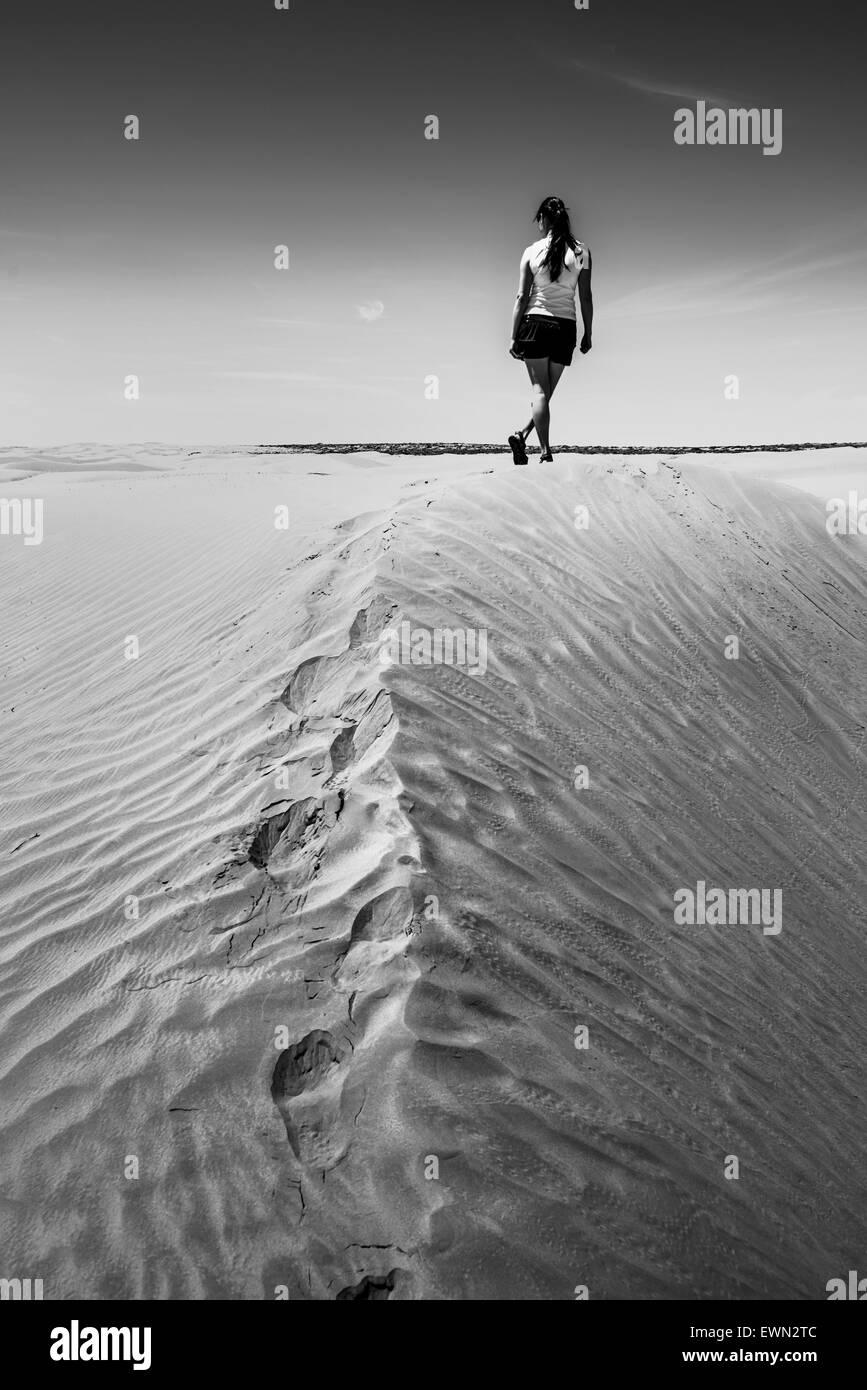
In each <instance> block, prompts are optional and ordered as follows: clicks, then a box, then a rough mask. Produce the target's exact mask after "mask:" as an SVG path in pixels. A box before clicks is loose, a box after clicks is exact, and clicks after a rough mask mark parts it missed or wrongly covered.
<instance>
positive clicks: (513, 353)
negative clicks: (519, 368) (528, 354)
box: [509, 338, 524, 362]
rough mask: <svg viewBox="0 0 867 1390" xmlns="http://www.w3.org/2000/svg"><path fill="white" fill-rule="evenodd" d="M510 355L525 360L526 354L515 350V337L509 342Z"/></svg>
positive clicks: (520, 360) (521, 360)
mask: <svg viewBox="0 0 867 1390" xmlns="http://www.w3.org/2000/svg"><path fill="white" fill-rule="evenodd" d="M509 356H510V357H514V358H516V359H517V360H518V361H519V362H523V360H524V354H523V353H522V352H516V351H515V340H514V338H513V339H512V341H511V343H510V344H509Z"/></svg>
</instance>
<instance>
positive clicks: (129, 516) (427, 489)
mask: <svg viewBox="0 0 867 1390" xmlns="http://www.w3.org/2000/svg"><path fill="white" fill-rule="evenodd" d="M796 460H797V467H796V468H795V467H793V466H792V461H791V459H787V460H786V461H787V462H788V464H789V471H788V478H789V481H791V482H794V483H796V484H802V485H803V486H807V482H809V484H810V486H811V487H812V490H813V492H814V493H815V494H817V495H815V496H811V495H807V493H804V492H797V491H793V490H791V489H789V488H785V487H782V486H780V485H779V484H777V483H768V482H759V481H757V480H756V479H755V478H753V477H751V476H749V472H748V469H747V466H746V464H744V465H743V466H738V467H730V466H729V464H730V460H728V459H726V460H725V462H724V464H723V465H722V466H721V467H720V466H714V465H713V464H708V463H707V462H704V461H703V462H701V463H698V462H695V463H693V462H687V461H685V460H680V459H678V460H674V461H673V462H671V463H666V462H664V461H662V460H660V461H658V462H657V461H656V460H653V459H634V458H633V459H629V460H622V459H621V460H616V459H606V458H598V459H595V460H593V461H592V462H587V461H586V460H581V459H579V458H577V457H570V456H566V457H565V458H564V461H562V462H558V463H557V464H555V465H554V466H553V467H549V468H547V469H544V468H543V467H541V466H539V465H538V463H536V462H535V461H534V462H532V463H531V466H530V467H529V468H528V469H525V470H519V469H515V468H513V467H512V465H511V462H507V461H506V460H505V459H503V458H500V457H496V456H495V457H489V458H446V457H437V458H421V459H419V458H402V459H395V458H381V457H379V456H364V455H355V456H350V457H347V458H341V457H337V456H329V455H323V456H315V455H310V456H307V455H301V456H279V455H278V456H265V457H255V458H249V459H243V458H233V459H230V458H226V457H225V456H221V455H215V456H213V457H211V456H207V455H201V456H195V457H188V456H187V455H186V454H185V453H183V452H179V451H173V450H171V449H168V448H164V449H159V448H157V447H154V448H151V449H147V448H139V449H134V450H129V451H126V452H125V453H120V452H114V453H113V452H111V451H105V450H102V451H97V450H91V451H89V452H88V451H86V450H82V449H78V450H69V451H45V452H43V453H41V454H39V453H36V452H30V453H25V452H22V451H20V450H19V451H15V450H4V451H0V468H2V472H0V495H3V496H6V497H14V496H21V497H25V496H30V497H40V498H42V499H44V518H45V521H44V524H45V536H44V540H43V542H42V544H41V545H38V546H30V547H26V546H24V545H23V542H22V539H21V538H20V537H5V536H4V537H0V579H2V586H3V588H2V592H3V599H4V603H3V611H4V623H3V645H2V665H0V678H2V692H3V700H2V712H3V718H4V725H5V733H6V737H5V739H4V759H3V771H2V807H3V816H2V820H3V825H2V834H0V907H2V916H0V921H2V924H3V926H2V967H3V969H2V997H0V1059H2V1060H0V1067H2V1078H3V1080H2V1094H3V1129H2V1162H0V1171H2V1174H3V1177H2V1197H3V1205H2V1212H3V1220H2V1249H3V1264H4V1268H3V1269H2V1270H0V1273H2V1274H3V1275H4V1276H5V1277H11V1276H13V1275H16V1274H17V1275H19V1276H20V1277H32V1278H43V1279H44V1281H45V1296H46V1297H52V1298H97V1297H109V1298H146V1297H158V1298H166V1297H171V1298H207V1297H221V1298H262V1297H266V1298H273V1297H274V1290H275V1287H276V1286H280V1285H285V1286H287V1287H288V1291H289V1295H290V1297H292V1298H335V1297H336V1296H337V1295H338V1293H339V1292H340V1291H342V1290H346V1289H349V1288H356V1287H357V1286H359V1285H362V1286H363V1287H366V1289H367V1292H368V1294H370V1292H371V1287H372V1286H371V1285H369V1284H368V1285H366V1286H364V1284H363V1281H364V1280H365V1279H372V1280H374V1281H377V1280H378V1281H386V1283H387V1285H391V1284H393V1286H394V1287H393V1290H392V1291H391V1292H390V1296H391V1297H392V1298H414V1297H429V1298H470V1299H473V1298H490V1297H504V1298H510V1299H520V1298H531V1299H532V1298H567V1299H568V1298H572V1297H573V1290H574V1288H575V1286H576V1285H579V1284H583V1285H587V1286H588V1287H589V1291H590V1297H591V1298H615V1297H620V1298H710V1297H719V1298H732V1297H747V1298H751V1297H752V1298H758V1297H780V1298H804V1299H812V1298H822V1297H824V1296H825V1284H826V1282H827V1280H828V1279H830V1278H833V1277H838V1276H843V1277H845V1275H846V1271H847V1270H848V1269H850V1268H859V1267H860V1265H859V1262H860V1264H863V1260H864V1250H865V1248H867V1202H865V1196H867V1177H865V1169H864V1163H863V1135H864V1131H865V1100H864V1096H865V1060H864V1059H865V1056H867V1020H865V1009H864V996H865V989H864V986H865V973H867V969H865V956H864V949H863V941H864V930H865V908H864V883H865V873H864V860H865V848H864V847H865V826H867V814H865V813H867V798H865V789H864V771H865V743H864V740H865V734H867V692H865V679H864V677H865V658H864V652H865V639H867V541H865V540H864V539H862V538H859V537H853V538H849V537H846V538H832V537H830V536H828V534H827V532H826V530H825V526H824V518H825V509H824V497H825V496H832V495H835V486H834V483H835V480H843V482H844V486H854V485H855V484H853V483H852V482H851V481H847V480H849V479H851V478H852V477H859V476H860V478H861V480H862V481H861V491H862V495H865V494H867V474H865V470H864V469H863V467H862V465H861V462H860V459H859V458H858V456H857V455H855V454H852V455H850V456H847V457H844V458H841V459H834V460H828V459H827V458H823V456H822V455H821V454H816V455H815V456H814V457H811V458H809V459H806V458H803V457H800V456H796ZM771 466H773V468H774V469H777V468H778V466H779V460H778V459H774V460H772V461H771V463H769V465H768V467H769V468H770V467H771ZM796 474H797V476H795V475H796ZM322 475H324V476H322ZM805 479H806V480H807V482H805V481H804V480H805ZM279 504H287V505H288V507H289V510H290V514H291V526H290V529H289V530H288V532H287V531H279V530H275V528H274V522H273V517H274V507H275V506H276V505H279ZM580 504H586V505H587V506H588V507H589V510H590V526H589V529H588V530H576V527H575V525H574V513H575V507H576V505H580ZM401 620H407V621H409V622H410V623H411V624H412V625H413V626H414V627H416V628H418V627H436V626H447V627H452V628H458V627H460V628H472V629H485V630H486V632H487V641H488V650H487V669H486V671H485V673H484V674H483V675H479V676H475V677H474V676H471V675H468V674H467V673H466V672H464V671H461V670H457V669H455V668H454V667H452V666H448V665H439V666H432V667H424V666H413V665H396V666H391V667H388V668H383V667H382V666H381V665H380V663H379V659H378V657H379V638H380V635H381V634H382V632H383V630H384V629H385V628H386V627H387V626H388V625H389V623H392V624H394V623H399V622H400V621H401ZM729 634H737V635H739V637H740V641H741V652H740V658H739V659H738V660H726V659H725V656H724V652H723V647H724V642H725V639H726V637H727V636H728V635H729ZM129 635H135V636H137V637H138V639H139V643H140V656H139V657H138V659H137V660H126V659H125V658H124V642H125V639H126V638H127V637H128V636H129ZM281 697H282V699H281ZM579 764H586V765H587V766H588V767H589V769H590V775H591V786H590V789H589V790H582V791H576V790H575V789H574V787H573V776H574V769H575V767H576V766H577V765H579ZM281 768H283V769H284V773H283V778H282V781H280V780H278V773H279V770H280V769H281ZM699 879H703V880H707V881H708V884H709V885H710V884H715V885H722V886H724V887H729V886H732V887H744V888H749V887H753V886H765V887H778V888H781V889H782V892H783V905H784V906H783V930H782V932H781V933H780V934H779V935H776V936H774V935H765V934H763V933H762V931H761V928H760V927H757V926H754V925H733V926H728V927H711V926H676V925H674V922H673V894H674V892H675V890H676V889H677V888H679V887H682V886H691V887H695V885H696V882H697V880H699ZM128 895H137V897H138V899H139V917H138V920H126V919H125V916H124V902H125V900H126V899H127V897H128ZM434 899H435V900H436V901H433V900H434ZM426 902H427V911H425V903H426ZM584 1024H586V1025H588V1026H589V1038H590V1046H589V1048H588V1049H587V1050H578V1049H576V1047H575V1046H574V1030H575V1028H576V1026H579V1025H584ZM279 1029H285V1033H282V1034H280V1033H278V1032H276V1031H275V1030H279ZM295 1044H303V1045H302V1046H300V1047H296V1046H295ZM278 1059H280V1061H279V1064H278ZM275 1068H276V1069H277V1070H276V1074H275ZM272 1085H273V1087H274V1093H273V1095H272ZM731 1154H734V1155H737V1156H738V1157H739V1159H740V1177H739V1178H738V1180H737V1181H727V1180H726V1179H725V1178H724V1176H723V1164H724V1160H725V1158H726V1155H731ZM130 1156H132V1157H135V1158H137V1159H138V1161H139V1176H138V1178H133V1179H130V1178H127V1177H125V1175H124V1168H125V1163H127V1159H128V1157H130ZM429 1156H433V1157H435V1158H437V1159H438V1163H439V1174H438V1177H436V1178H434V1179H433V1180H428V1178H426V1168H427V1171H428V1173H430V1171H431V1169H432V1167H433V1165H432V1164H431V1162H430V1158H429ZM426 1159H427V1163H426ZM127 1168H129V1165H128V1164H127ZM392 1271H397V1273H396V1274H395V1275H394V1276H393V1278H391V1279H387V1276H389V1275H390V1274H391V1272H392ZM377 1294H378V1296H382V1297H384V1296H386V1295H387V1294H389V1288H388V1287H383V1288H378V1289H376V1292H375V1294H374V1296H376V1295H377Z"/></svg>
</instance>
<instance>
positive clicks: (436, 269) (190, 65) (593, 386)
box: [0, 0, 867, 446]
mask: <svg viewBox="0 0 867 1390" xmlns="http://www.w3.org/2000/svg"><path fill="white" fill-rule="evenodd" d="M862 24H863V11H862V9H861V7H860V5H858V4H856V3H854V0H838V3H835V4H834V5H832V6H828V5H818V4H810V3H805V0H798V3H792V0H787V2H785V3H784V0H762V3H761V5H756V4H755V0H727V2H726V3H725V4H723V3H722V2H721V0H720V3H717V4H712V3H702V4H700V5H699V4H696V3H695V0H659V3H649V0H590V3H589V8H588V9H586V10H578V9H576V8H575V3H574V0H437V2H436V3H431V4H425V3H422V2H421V0H419V2H418V3H412V4H410V3H407V0H288V8H287V9H285V10H277V9H276V8H275V7H274V4H273V0H233V3H221V2H220V0H183V3H182V4H180V3H178V0H171V3H165V0H148V3H146V4H141V5H121V4H118V3H117V0H112V3H101V2H100V3H97V2H96V0H81V3H78V4H75V5H71V4H69V3H68V0H64V2H63V3H58V0H41V3H40V4H39V5H34V4H33V0H4V5H3V7H2V18H0V187H2V189H3V198H2V202H0V315H2V322H3V325H4V331H3V332H2V333H0V422H2V425H0V444H3V445H26V446H39V445H47V444H56V443H72V442H82V441H102V442H109V443H123V442H144V441H150V440H153V441H162V442H166V443H195V444H202V443H213V444H251V443H280V442H298V443H304V442H316V441H328V442H342V441H346V442H350V441H352V442H362V441H386V440H388V441H395V440H419V441H429V440H446V441H451V440H454V441H463V442H473V441H484V442H494V441H496V440H498V439H501V438H504V437H505V435H506V434H507V433H508V432H509V431H510V430H512V429H514V428H515V427H516V426H517V425H519V424H523V423H525V422H526V420H527V419H528V418H529V389H528V383H527V377H526V370H525V368H524V366H523V365H522V364H520V363H518V362H516V361H514V360H513V359H512V358H510V357H509V355H508V346H509V337H510V325H511V314H512V308H513V303H514V296H515V292H516V289H517V278H518V264H519V261H520V256H521V252H522V250H523V249H524V247H525V246H526V245H527V244H528V243H529V242H531V241H532V240H534V239H535V237H536V236H537V232H536V230H535V226H534V224H533V221H532V218H533V213H534V212H535V210H536V207H537V206H538V204H539V202H540V201H541V199H542V198H543V197H545V196H547V195H549V194H556V195H557V196H560V197H562V198H563V199H564V200H565V201H566V203H567V204H568V205H569V207H570V209H571V212H572V218H573V226H574V229H575V231H576V233H577V235H578V236H580V237H581V238H582V239H583V240H585V241H587V242H588V243H589V245H590V247H591V250H592V254H593V292H594V301H595V318H596V321H595V326H594V346H593V350H592V352H591V353H590V354H588V355H587V356H586V357H584V356H580V355H579V354H577V353H576V356H575V361H574V364H573V366H572V368H570V370H569V371H567V372H566V373H565V375H564V377H563V380H562V382H561V384H560V386H559V387H558V392H557V395H556V396H555V398H554V403H553V411H552V416H553V426H552V440H553V441H554V443H555V445H556V443H557V442H558V441H560V442H564V443H565V442H568V443H573V444H580V443H603V444H604V443H609V444H620V443H641V444H647V445H656V444H659V445H664V444H666V443H670V444H686V443H698V444H707V443H721V444H726V443H738V442H740V443H743V442H754V443H762V442H777V441H781V442H782V441H792V442H795V441H805V440H840V441H846V440H858V439H863V438H865V437H867V428H865V419H867V414H865V409H864V406H865V386H864V370H863V366H864V356H865V352H864V343H865V340H867V332H865V330H867V235H865V233H867V178H865V173H867V167H865V166H867V160H865V149H864V145H865V130H867V119H865V118H867V96H865V84H864V80H863V53H862V44H861V41H860V39H859V35H860V33H861V32H862ZM700 100H703V101H705V102H707V103H708V104H709V105H721V106H723V108H724V109H726V108H728V107H729V106H748V107H753V106H754V107H758V108H767V109H768V110H769V111H773V110H774V109H777V108H778V109H779V110H781V111H782V124H781V127H780V129H781V131H782V146H781V150H780V152H779V154H777V155H764V154H763V153H762V148H761V146H760V145H758V146H757V145H746V146H740V145H723V146H719V145H717V146H713V145H709V144H705V145H698V144H696V145H691V146H689V145H677V144H676V143H675V140H674V129H675V112H676V111H677V110H678V109H679V108H682V107H688V108H690V109H692V110H695V108H696V103H697V102H698V101H700ZM129 115H135V116H137V117H138V119H139V122H140V132H139V136H140V138H139V139H138V140H136V141H132V140H127V139H125V138H124V122H125V118H126V117H127V116H129ZM431 115H434V116H436V117H437V120H438V122H439V138H438V139H437V140H429V139H425V128H426V118H427V117H429V116H431ZM281 245H285V246H286V247H288V259H289V266H288V269H277V268H276V267H275V247H277V246H281ZM130 377H134V378H137V381H138V393H139V394H138V399H126V398H125V390H126V386H125V384H126V382H127V380H128V378H130ZM732 377H736V378H737V385H736V386H734V385H733V383H732V382H731V380H730V378H732ZM431 378H435V379H436V381H435V383H434V384H433V385H432V384H431ZM727 379H728V380H727ZM735 391H736V392H737V394H736V395H735V394H734V393H735Z"/></svg>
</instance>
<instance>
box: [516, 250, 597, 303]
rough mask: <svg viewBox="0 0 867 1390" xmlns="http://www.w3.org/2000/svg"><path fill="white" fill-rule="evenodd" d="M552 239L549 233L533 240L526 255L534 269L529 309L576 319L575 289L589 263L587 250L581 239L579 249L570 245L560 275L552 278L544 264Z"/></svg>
mask: <svg viewBox="0 0 867 1390" xmlns="http://www.w3.org/2000/svg"><path fill="white" fill-rule="evenodd" d="M550 240H551V239H550V235H549V236H546V237H542V239H541V241H534V242H533V243H532V245H531V246H528V247H527V255H528V256H529V259H530V267H531V269H532V272H533V289H532V291H531V294H530V302H529V304H528V305H527V313H528V314H551V315H552V316H553V317H554V318H558V319H574V318H575V317H576V314H575V290H576V288H577V285H578V276H579V275H580V274H581V271H582V270H586V269H587V268H588V266H589V264H590V261H589V254H588V250H587V247H586V246H585V245H584V243H583V242H581V241H579V242H578V243H577V250H575V251H573V250H572V248H571V247H570V246H567V247H566V257H565V260H564V262H563V269H562V270H561V271H560V274H559V276H558V278H557V279H556V280H552V279H551V276H550V274H549V273H548V268H547V266H543V265H542V261H543V260H544V259H545V255H546V253H547V251H548V247H549V245H550Z"/></svg>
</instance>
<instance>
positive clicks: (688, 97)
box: [569, 58, 742, 107]
mask: <svg viewBox="0 0 867 1390" xmlns="http://www.w3.org/2000/svg"><path fill="white" fill-rule="evenodd" d="M569 63H570V66H571V67H573V68H578V69H579V71H581V72H586V73H588V74H589V75H590V76H591V77H601V78H602V79H603V81H606V82H616V83H618V84H619V86H621V87H628V88H629V90H630V91H632V92H641V93H642V95H644V96H649V97H665V98H667V99H668V100H671V99H672V98H674V100H676V101H706V102H707V103H708V105H709V106H723V107H730V106H740V105H742V102H741V101H740V99H739V98H738V97H735V96H731V95H729V96H726V95H724V94H723V93H721V92H716V91H712V90H709V89H708V88H707V87H704V88H698V87H692V86H688V87H685V86H682V85H681V84H680V83H676V82H668V81H666V80H664V79H662V78H657V77H654V76H652V75H644V74H642V73H629V72H616V71H614V70H613V69H612V68H605V67H602V66H600V65H599V64H597V63H584V62H581V60H580V59H579V58H572V59H570V60H569Z"/></svg>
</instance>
